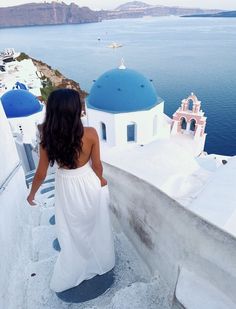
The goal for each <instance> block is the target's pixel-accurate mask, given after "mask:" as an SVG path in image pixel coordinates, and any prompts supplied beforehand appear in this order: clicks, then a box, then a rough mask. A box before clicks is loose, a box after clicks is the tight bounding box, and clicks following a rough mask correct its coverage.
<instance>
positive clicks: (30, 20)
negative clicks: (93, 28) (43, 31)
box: [0, 2, 99, 27]
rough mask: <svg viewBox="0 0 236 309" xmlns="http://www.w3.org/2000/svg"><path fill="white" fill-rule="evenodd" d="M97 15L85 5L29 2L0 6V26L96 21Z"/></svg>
mask: <svg viewBox="0 0 236 309" xmlns="http://www.w3.org/2000/svg"><path fill="white" fill-rule="evenodd" d="M98 21H99V16H98V14H97V13H96V12H94V11H92V10H90V9H89V8H87V7H82V8H80V7H78V6H77V5H76V4H73V3H72V4H70V5H66V4H64V3H56V2H52V3H40V4H36V3H30V4H24V5H19V6H14V7H6V8H0V27H17V26H36V25H60V24H80V23H89V22H98Z"/></svg>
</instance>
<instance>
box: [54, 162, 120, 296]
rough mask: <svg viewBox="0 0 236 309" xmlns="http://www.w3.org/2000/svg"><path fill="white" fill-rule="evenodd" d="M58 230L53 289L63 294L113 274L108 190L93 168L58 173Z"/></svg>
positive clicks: (113, 256)
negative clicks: (90, 281) (105, 274)
mask: <svg viewBox="0 0 236 309" xmlns="http://www.w3.org/2000/svg"><path fill="white" fill-rule="evenodd" d="M55 183H56V184H55V192H56V193H55V209H56V229H57V236H58V240H59V243H60V247H61V251H60V253H59V256H58V259H57V261H56V264H55V267H54V272H53V276H52V279H51V283H50V287H51V289H52V290H54V291H55V292H62V291H65V290H67V289H70V288H72V287H75V286H77V285H79V284H80V283H81V282H82V281H84V280H87V279H91V278H92V277H94V276H96V275H97V274H98V275H102V274H104V273H106V272H108V271H110V270H111V269H112V268H113V267H114V264H115V255H114V243H113V235H112V229H111V224H110V218H109V209H108V203H109V192H108V188H107V186H106V187H101V183H100V180H99V178H98V177H97V175H96V174H95V173H94V171H93V170H92V168H91V167H90V164H89V163H87V164H86V165H84V166H83V167H79V168H77V169H74V170H67V169H61V168H60V169H57V172H56V182H55Z"/></svg>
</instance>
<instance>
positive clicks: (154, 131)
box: [153, 115, 157, 136]
mask: <svg viewBox="0 0 236 309" xmlns="http://www.w3.org/2000/svg"><path fill="white" fill-rule="evenodd" d="M155 135H157V115H155V117H154V119H153V136H155Z"/></svg>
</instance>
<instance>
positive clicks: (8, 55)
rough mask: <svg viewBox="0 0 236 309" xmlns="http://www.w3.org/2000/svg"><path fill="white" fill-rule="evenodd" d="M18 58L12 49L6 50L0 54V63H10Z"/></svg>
mask: <svg viewBox="0 0 236 309" xmlns="http://www.w3.org/2000/svg"><path fill="white" fill-rule="evenodd" d="M19 56H20V53H17V52H15V50H14V48H6V49H4V51H3V52H1V53H0V61H3V62H11V61H13V60H14V59H15V58H17V57H19Z"/></svg>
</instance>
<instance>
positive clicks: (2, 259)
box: [0, 104, 26, 308]
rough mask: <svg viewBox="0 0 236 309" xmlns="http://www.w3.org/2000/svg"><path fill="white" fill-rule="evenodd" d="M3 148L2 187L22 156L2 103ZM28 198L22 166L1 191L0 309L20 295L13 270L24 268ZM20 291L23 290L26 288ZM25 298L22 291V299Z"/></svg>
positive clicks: (0, 155)
mask: <svg viewBox="0 0 236 309" xmlns="http://www.w3.org/2000/svg"><path fill="white" fill-rule="evenodd" d="M0 149H1V151H0V184H1V185H3V183H4V181H5V180H6V179H7V177H8V176H9V175H10V174H11V173H12V172H13V171H14V169H15V168H16V166H17V164H18V163H19V157H18V154H17V150H16V146H15V142H14V140H13V137H12V133H11V130H10V127H9V123H8V120H7V118H6V116H5V113H4V111H3V108H2V105H1V104H0ZM2 189H3V188H2ZM25 199H26V185H25V177H24V172H23V169H22V167H19V168H17V169H16V170H15V173H14V175H13V177H12V178H11V179H9V182H8V183H7V184H6V185H5V189H3V190H2V191H0V248H1V253H0V308H11V307H10V300H11V299H13V296H14V297H16V298H17V297H18V296H17V294H15V295H14V293H15V291H12V286H14V277H12V271H13V269H15V268H16V265H17V264H18V262H21V263H20V264H21V266H22V269H23V266H24V265H23V263H22V261H19V256H20V254H21V241H22V235H23V231H24V229H26V227H24V225H23V222H22V221H23V218H24V207H25ZM22 269H21V270H20V271H22ZM10 283H11V284H10ZM21 288H22V289H23V286H21ZM13 292H14V293H13ZM22 295H23V294H22V292H21V293H20V296H22ZM19 308H20V307H19Z"/></svg>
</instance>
